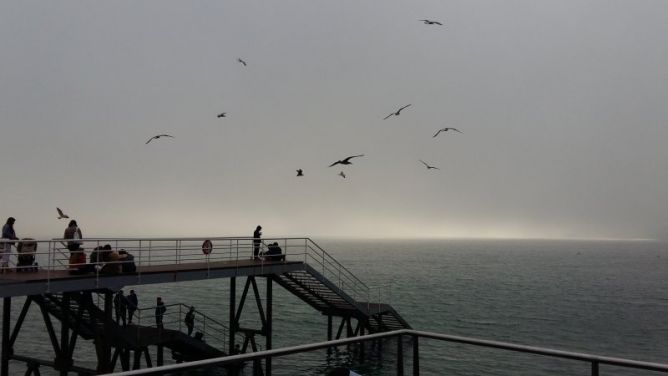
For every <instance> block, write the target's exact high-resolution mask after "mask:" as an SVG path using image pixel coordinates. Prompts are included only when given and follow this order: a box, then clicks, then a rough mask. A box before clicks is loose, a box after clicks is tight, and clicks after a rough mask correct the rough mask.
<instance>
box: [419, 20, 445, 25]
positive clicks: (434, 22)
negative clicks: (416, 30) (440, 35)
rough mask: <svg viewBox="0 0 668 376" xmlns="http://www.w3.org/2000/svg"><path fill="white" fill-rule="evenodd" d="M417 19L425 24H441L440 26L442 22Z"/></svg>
mask: <svg viewBox="0 0 668 376" xmlns="http://www.w3.org/2000/svg"><path fill="white" fill-rule="evenodd" d="M418 21H422V22H424V24H425V25H441V26H443V24H442V23H440V22H438V21H431V20H418Z"/></svg>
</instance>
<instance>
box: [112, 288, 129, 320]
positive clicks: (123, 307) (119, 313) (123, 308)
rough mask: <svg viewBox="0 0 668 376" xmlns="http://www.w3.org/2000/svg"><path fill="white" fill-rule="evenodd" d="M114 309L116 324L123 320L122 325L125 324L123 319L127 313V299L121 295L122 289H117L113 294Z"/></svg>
mask: <svg viewBox="0 0 668 376" xmlns="http://www.w3.org/2000/svg"><path fill="white" fill-rule="evenodd" d="M114 310H115V311H116V324H120V322H121V321H123V326H125V325H127V323H126V321H125V320H126V318H127V315H128V301H127V299H126V298H125V295H123V290H118V292H117V293H116V296H114Z"/></svg>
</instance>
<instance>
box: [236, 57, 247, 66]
mask: <svg viewBox="0 0 668 376" xmlns="http://www.w3.org/2000/svg"><path fill="white" fill-rule="evenodd" d="M237 61H238V62H240V63H241V64H243V65H244V67H245V66H246V62H245V61H243V59H241V58H238V59H237Z"/></svg>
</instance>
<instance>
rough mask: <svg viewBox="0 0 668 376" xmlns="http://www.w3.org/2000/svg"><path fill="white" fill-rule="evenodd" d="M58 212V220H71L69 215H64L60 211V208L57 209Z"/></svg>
mask: <svg viewBox="0 0 668 376" xmlns="http://www.w3.org/2000/svg"><path fill="white" fill-rule="evenodd" d="M56 210H58V219H63V218H69V217H70V216H69V215H67V214H65V213H63V211H62V210H60V208H56Z"/></svg>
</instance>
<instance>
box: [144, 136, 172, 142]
mask: <svg viewBox="0 0 668 376" xmlns="http://www.w3.org/2000/svg"><path fill="white" fill-rule="evenodd" d="M160 137H171V138H175V137H174V136H172V135H168V134H159V135H155V136H153V137H151V138H149V139H148V141H146V143H147V144H148V143H149V142H151V141H153V140H157V139H159V138H160Z"/></svg>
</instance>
